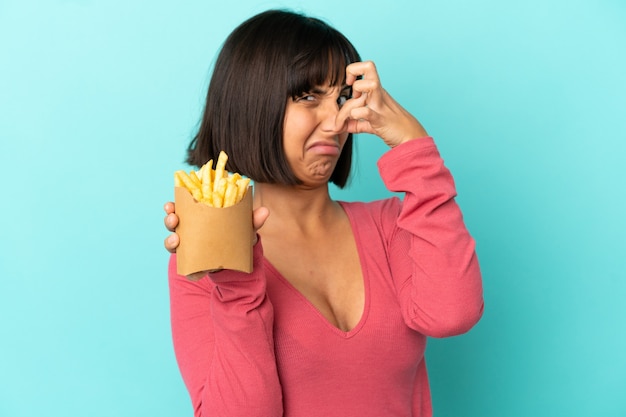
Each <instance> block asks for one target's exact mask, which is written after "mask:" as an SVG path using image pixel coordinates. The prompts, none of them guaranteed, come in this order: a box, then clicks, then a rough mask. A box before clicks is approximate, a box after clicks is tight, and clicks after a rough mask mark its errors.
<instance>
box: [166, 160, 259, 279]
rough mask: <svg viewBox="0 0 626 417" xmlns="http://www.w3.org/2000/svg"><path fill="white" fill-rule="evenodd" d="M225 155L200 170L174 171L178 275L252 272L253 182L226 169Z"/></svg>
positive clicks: (209, 162)
mask: <svg viewBox="0 0 626 417" xmlns="http://www.w3.org/2000/svg"><path fill="white" fill-rule="evenodd" d="M227 160H228V156H227V155H226V153H225V152H223V151H222V152H220V155H219V157H218V160H217V163H216V165H215V169H213V160H210V161H208V162H207V163H206V164H205V165H203V166H202V167H201V168H200V169H199V170H198V171H197V172H196V171H191V172H189V173H187V172H185V171H183V170H179V171H176V172H175V173H174V184H175V190H174V191H175V202H176V214H177V215H178V217H179V223H178V226H177V227H176V233H177V234H178V235H179V236H180V244H179V246H178V248H177V250H176V254H177V255H176V256H177V268H178V273H179V274H181V275H190V274H192V273H195V272H199V271H207V270H214V269H234V270H238V271H243V272H251V271H252V244H253V237H254V233H253V224H252V193H251V192H249V190H250V187H249V184H250V180H249V179H248V178H243V177H242V176H241V175H240V174H238V173H230V172H228V171H227V170H226V168H225V167H226V161H227Z"/></svg>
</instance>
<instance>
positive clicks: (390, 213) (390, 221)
mask: <svg viewBox="0 0 626 417" xmlns="http://www.w3.org/2000/svg"><path fill="white" fill-rule="evenodd" d="M340 204H341V206H342V207H343V209H344V210H345V211H346V213H347V214H348V217H350V220H351V221H352V223H354V224H358V225H359V226H364V224H363V223H364V222H368V221H369V222H373V223H374V224H375V225H376V227H377V228H388V227H395V224H396V220H397V218H398V215H399V214H400V211H401V209H402V202H401V201H400V199H399V198H398V197H395V196H394V197H389V198H384V199H379V200H373V201H369V202H363V201H354V202H343V201H342V202H340Z"/></svg>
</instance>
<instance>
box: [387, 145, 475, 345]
mask: <svg viewBox="0 0 626 417" xmlns="http://www.w3.org/2000/svg"><path fill="white" fill-rule="evenodd" d="M418 140H419V141H421V143H413V144H406V145H408V146H406V145H403V146H405V148H404V149H402V150H401V149H397V151H402V152H401V153H396V155H385V156H384V157H383V158H381V161H380V163H379V167H380V169H381V174H382V175H383V180H384V181H385V184H386V185H387V187H388V188H389V189H390V190H392V191H397V192H404V193H405V198H404V201H403V204H402V209H401V211H400V214H399V216H398V218H397V227H398V231H397V233H396V237H395V241H394V242H393V243H392V244H393V245H395V246H394V247H392V248H390V258H391V264H392V265H396V266H398V267H397V268H396V270H395V271H394V274H395V275H396V278H395V279H396V280H397V281H398V282H397V283H396V285H397V287H398V291H399V295H400V297H401V298H402V300H401V303H402V305H403V308H404V313H405V319H406V320H407V321H408V322H409V323H410V324H411V326H412V327H414V328H416V329H418V330H419V331H421V332H423V333H424V334H427V335H430V336H436V337H442V336H451V335H455V334H460V333H463V332H465V331H467V330H469V329H470V328H471V327H472V326H473V325H474V324H475V323H476V322H477V321H478V319H479V318H480V316H481V314H482V308H483V299H482V282H481V274H480V268H479V265H478V260H477V257H476V251H475V242H474V239H473V238H472V237H471V236H470V234H469V232H468V230H467V228H466V226H465V224H464V221H463V216H462V213H461V210H460V208H459V207H458V205H457V203H456V202H455V200H454V198H455V196H456V190H455V186H454V181H453V178H452V176H451V174H450V172H449V170H448V169H447V168H446V167H445V166H444V163H443V160H442V159H441V158H440V156H439V153H438V151H437V149H436V147H435V145H434V142H433V141H432V139H431V138H423V139H418Z"/></svg>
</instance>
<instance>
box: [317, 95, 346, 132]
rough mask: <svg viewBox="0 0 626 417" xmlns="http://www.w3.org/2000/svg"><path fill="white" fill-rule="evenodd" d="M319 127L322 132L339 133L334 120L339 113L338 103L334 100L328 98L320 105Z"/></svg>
mask: <svg viewBox="0 0 626 417" xmlns="http://www.w3.org/2000/svg"><path fill="white" fill-rule="evenodd" d="M319 111H320V115H319V117H320V127H321V129H322V130H323V131H324V132H331V133H335V134H336V133H341V130H337V127H336V120H337V114H339V103H337V101H336V100H333V99H331V98H328V99H327V100H324V104H323V105H322V106H320V109H319Z"/></svg>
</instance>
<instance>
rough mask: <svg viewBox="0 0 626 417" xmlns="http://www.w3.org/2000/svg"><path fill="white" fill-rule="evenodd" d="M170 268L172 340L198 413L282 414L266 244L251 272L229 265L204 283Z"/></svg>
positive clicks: (199, 414)
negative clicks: (267, 285)
mask: <svg viewBox="0 0 626 417" xmlns="http://www.w3.org/2000/svg"><path fill="white" fill-rule="evenodd" d="M257 246H260V245H257ZM257 260H258V262H257ZM171 274H172V266H171V265H170V283H171V294H172V332H173V336H174V346H175V350H176V355H177V359H178V362H179V366H180V368H181V373H182V374H183V378H184V380H185V383H186V385H187V388H188V390H189V393H190V396H191V399H192V402H193V406H194V411H195V415H196V416H220V415H228V416H281V415H282V394H281V387H280V383H279V380H278V373H277V370H276V360H275V357H274V342H273V330H272V328H273V308H272V305H271V303H270V301H269V299H268V298H267V295H266V293H265V277H264V274H263V270H262V253H260V247H259V248H258V250H257V248H255V265H254V271H253V273H251V274H245V273H241V272H235V271H228V270H224V271H221V272H219V273H216V274H211V276H210V277H205V278H203V279H202V280H200V281H199V282H198V283H193V282H191V281H183V280H186V279H185V278H184V277H179V276H178V277H176V276H174V277H172V276H171ZM181 278H182V280H181Z"/></svg>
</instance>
